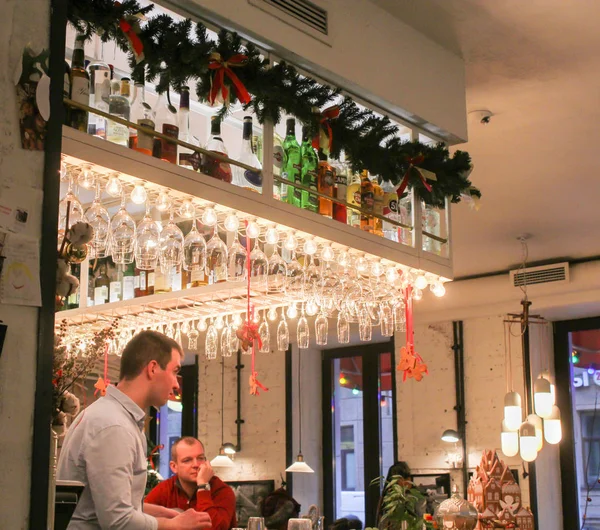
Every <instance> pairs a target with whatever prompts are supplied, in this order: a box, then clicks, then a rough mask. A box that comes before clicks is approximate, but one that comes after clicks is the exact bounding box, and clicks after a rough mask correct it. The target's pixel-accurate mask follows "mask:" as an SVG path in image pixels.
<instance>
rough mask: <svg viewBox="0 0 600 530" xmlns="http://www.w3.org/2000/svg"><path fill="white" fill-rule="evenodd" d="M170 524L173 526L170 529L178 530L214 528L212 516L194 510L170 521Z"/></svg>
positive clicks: (187, 511)
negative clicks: (211, 520)
mask: <svg viewBox="0 0 600 530" xmlns="http://www.w3.org/2000/svg"><path fill="white" fill-rule="evenodd" d="M169 522H170V523H172V525H173V526H172V527H169V528H173V529H177V530H204V529H205V528H211V526H212V523H211V522H210V516H209V515H208V514H207V513H206V512H197V511H196V510H194V509H193V508H190V509H189V510H186V511H185V512H183V513H180V514H179V515H178V516H177V517H174V518H173V519H169Z"/></svg>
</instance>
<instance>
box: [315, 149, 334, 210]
mask: <svg viewBox="0 0 600 530" xmlns="http://www.w3.org/2000/svg"><path fill="white" fill-rule="evenodd" d="M334 182H335V171H334V169H333V168H332V167H331V166H330V165H329V163H328V162H327V155H326V154H325V153H323V151H319V178H318V181H317V189H318V190H319V193H322V194H324V195H329V196H330V197H333V185H334ZM319 213H320V214H321V215H323V216H324V217H329V219H331V218H332V217H333V205H332V203H331V201H330V200H329V199H325V198H324V197H319Z"/></svg>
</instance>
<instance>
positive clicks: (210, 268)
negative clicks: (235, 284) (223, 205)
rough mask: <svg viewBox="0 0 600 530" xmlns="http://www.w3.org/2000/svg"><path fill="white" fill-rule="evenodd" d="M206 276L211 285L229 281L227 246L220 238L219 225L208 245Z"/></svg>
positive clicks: (215, 228)
mask: <svg viewBox="0 0 600 530" xmlns="http://www.w3.org/2000/svg"><path fill="white" fill-rule="evenodd" d="M206 275H207V276H208V283H211V284H212V283H220V282H226V281H227V245H225V243H224V242H223V240H222V239H221V238H220V237H219V233H218V230H217V225H215V227H214V229H213V236H212V237H211V238H210V241H209V242H208V244H207V245H206Z"/></svg>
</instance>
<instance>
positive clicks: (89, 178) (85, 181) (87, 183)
mask: <svg viewBox="0 0 600 530" xmlns="http://www.w3.org/2000/svg"><path fill="white" fill-rule="evenodd" d="M95 181H96V179H95V178H94V174H93V173H92V171H91V169H90V168H89V167H84V168H83V169H82V170H81V172H80V173H79V176H78V177H77V184H78V185H79V186H81V187H82V188H85V189H86V190H91V189H92V188H93V187H94V184H95Z"/></svg>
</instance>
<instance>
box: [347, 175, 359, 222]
mask: <svg viewBox="0 0 600 530" xmlns="http://www.w3.org/2000/svg"><path fill="white" fill-rule="evenodd" d="M346 202H347V203H348V204H352V205H353V206H356V207H358V208H360V175H358V174H356V173H352V172H350V183H349V184H348V190H347V191H346ZM347 219H348V225H350V226H355V227H356V228H360V212H359V211H358V210H355V209H354V208H348V218H347Z"/></svg>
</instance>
